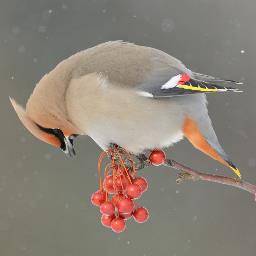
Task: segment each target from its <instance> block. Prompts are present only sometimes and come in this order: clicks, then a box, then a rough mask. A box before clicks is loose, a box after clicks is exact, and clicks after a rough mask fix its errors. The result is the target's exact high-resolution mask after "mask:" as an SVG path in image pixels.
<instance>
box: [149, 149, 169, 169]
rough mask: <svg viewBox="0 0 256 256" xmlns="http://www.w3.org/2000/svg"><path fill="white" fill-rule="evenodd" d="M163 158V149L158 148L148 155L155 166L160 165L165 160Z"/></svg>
mask: <svg viewBox="0 0 256 256" xmlns="http://www.w3.org/2000/svg"><path fill="white" fill-rule="evenodd" d="M165 158H166V156H165V153H164V151H162V150H159V149H155V150H153V151H152V152H151V154H150V155H149V160H150V162H151V163H152V164H153V165H155V166H158V165H161V164H162V163H163V162H164V161H165Z"/></svg>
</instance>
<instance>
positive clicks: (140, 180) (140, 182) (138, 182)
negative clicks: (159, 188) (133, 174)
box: [133, 177, 148, 193]
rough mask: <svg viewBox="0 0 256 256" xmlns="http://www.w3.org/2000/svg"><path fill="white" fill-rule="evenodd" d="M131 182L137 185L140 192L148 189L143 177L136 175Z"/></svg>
mask: <svg viewBox="0 0 256 256" xmlns="http://www.w3.org/2000/svg"><path fill="white" fill-rule="evenodd" d="M133 184H136V185H139V186H140V189H141V192H142V193H144V192H145V191H147V190H148V182H147V180H146V179H145V178H143V177H137V178H135V179H134V180H133Z"/></svg>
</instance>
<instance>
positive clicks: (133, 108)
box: [11, 41, 241, 177]
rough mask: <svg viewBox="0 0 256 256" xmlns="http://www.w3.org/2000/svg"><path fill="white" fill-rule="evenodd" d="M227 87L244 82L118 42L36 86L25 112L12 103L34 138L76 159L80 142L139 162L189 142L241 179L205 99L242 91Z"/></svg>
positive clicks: (76, 58) (66, 64) (72, 60)
mask: <svg viewBox="0 0 256 256" xmlns="http://www.w3.org/2000/svg"><path fill="white" fill-rule="evenodd" d="M229 84H231V85H233V84H239V83H237V82H235V81H232V80H221V79H218V78H215V77H212V76H207V75H203V74H199V73H195V72H192V71H191V70H189V69H188V68H186V67H185V66H184V65H183V64H182V63H181V62H180V61H179V60H178V59H176V58H174V57H172V56H170V55H168V54H166V53H164V52H162V51H160V50H157V49H154V48H150V47H145V46H139V45H135V44H132V43H126V42H122V41H114V42H107V43H103V44H99V45H97V46H95V47H92V48H89V49H87V50H84V51H81V52H78V53H77V54H75V55H73V56H71V57H69V58H67V59H66V60H64V61H62V62H61V63H60V64H58V65H57V66H56V67H55V68H54V69H53V70H52V71H51V72H50V73H48V74H46V75H45V76H44V77H43V78H42V79H41V80H40V82H39V83H38V84H37V85H36V87H35V89H34V91H33V93H32V94H31V96H30V98H29V100H28V102H27V105H26V110H24V109H23V108H22V107H21V106H20V105H18V104H17V103H16V102H15V101H14V100H13V99H11V103H12V105H13V107H14V109H15V111H16V113H17V115H18V117H19V119H20V120H21V122H22V123H23V125H24V126H25V127H26V128H27V129H28V130H29V131H30V132H31V133H32V134H33V135H34V136H36V137H37V138H38V139H40V140H42V141H45V142H47V143H49V144H51V145H53V146H55V147H60V148H61V149H62V150H63V151H64V152H65V153H67V154H68V155H71V156H72V155H74V153H75V152H74V149H73V139H74V137H75V136H76V135H89V136H90V137H91V138H92V139H93V140H94V141H95V142H96V143H97V144H98V145H99V146H100V147H101V148H102V149H103V150H106V149H107V148H108V147H109V145H110V144H112V143H115V144H117V145H119V146H120V147H123V148H124V149H126V150H127V151H129V152H131V153H133V154H135V155H138V154H141V153H143V152H145V151H146V150H151V149H155V148H160V149H161V148H165V147H169V146H171V145H172V144H173V143H175V142H177V141H179V140H181V139H182V138H183V137H184V136H185V137H186V138H187V139H188V140H189V141H190V142H191V143H192V144H193V145H194V147H195V148H197V149H199V150H201V151H202V152H203V153H205V154H207V155H209V156H210V157H212V158H213V159H215V160H217V161H219V162H220V163H222V164H224V165H226V166H229V167H230V168H231V169H232V170H233V171H234V172H235V173H236V174H237V175H238V176H239V177H241V175H240V172H239V170H238V169H237V168H236V167H235V165H234V164H233V163H232V162H231V161H230V159H229V157H228V156H227V154H226V153H225V152H224V150H223V149H222V147H221V146H220V144H219V142H218V139H217V136H216V134H215V132H214V130H213V127H212V123H211V120H210V118H209V116H208V111H207V100H206V96H205V93H208V92H226V91H234V92H236V91H238V90H237V89H234V88H232V87H230V86H227V85H229Z"/></svg>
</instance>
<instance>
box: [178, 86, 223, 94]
mask: <svg viewBox="0 0 256 256" xmlns="http://www.w3.org/2000/svg"><path fill="white" fill-rule="evenodd" d="M177 87H178V88H182V89H185V90H191V91H199V92H218V91H222V92H223V91H227V89H224V88H223V89H218V88H203V87H200V86H198V87H197V86H193V85H187V84H178V85H177Z"/></svg>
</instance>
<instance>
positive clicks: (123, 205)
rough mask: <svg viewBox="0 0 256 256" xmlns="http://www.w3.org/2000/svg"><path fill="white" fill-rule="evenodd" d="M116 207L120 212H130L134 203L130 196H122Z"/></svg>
mask: <svg viewBox="0 0 256 256" xmlns="http://www.w3.org/2000/svg"><path fill="white" fill-rule="evenodd" d="M117 208H118V211H119V212H120V213H130V212H132V211H133V208H134V203H133V201H132V200H131V199H130V198H124V199H121V200H120V201H119V202H118V206H117Z"/></svg>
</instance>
